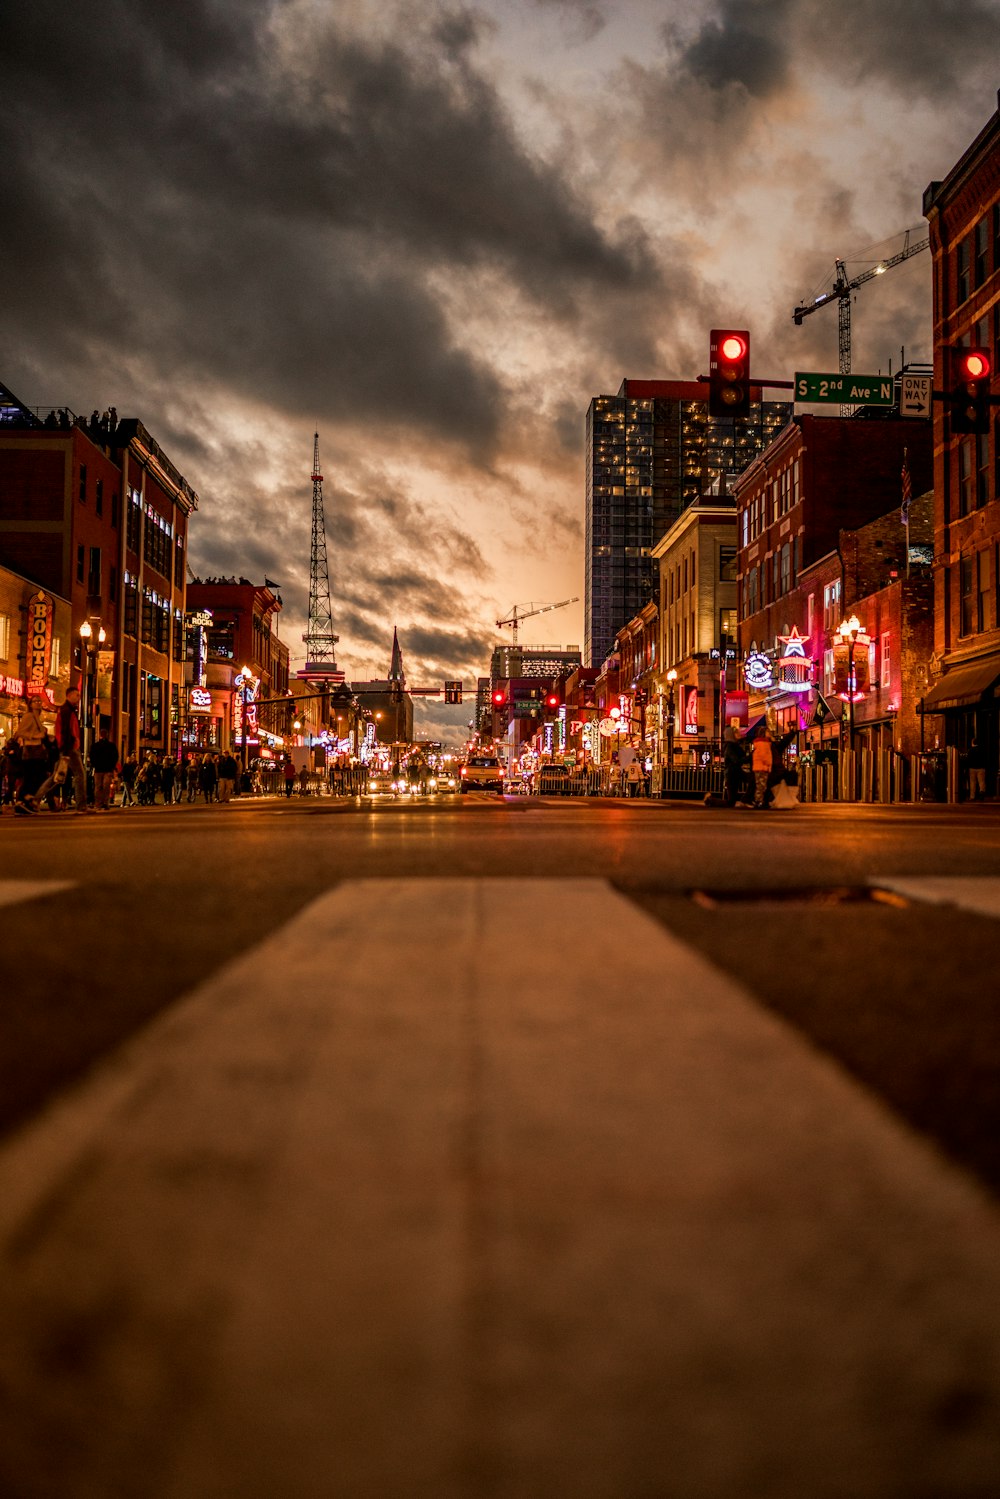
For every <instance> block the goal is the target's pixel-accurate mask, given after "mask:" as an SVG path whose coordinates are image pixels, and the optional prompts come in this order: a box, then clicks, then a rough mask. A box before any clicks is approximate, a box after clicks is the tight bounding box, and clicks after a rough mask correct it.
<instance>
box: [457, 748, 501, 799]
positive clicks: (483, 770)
mask: <svg viewBox="0 0 1000 1499" xmlns="http://www.w3.org/2000/svg"><path fill="white" fill-rule="evenodd" d="M503 778H504V769H503V766H502V765H501V764H500V761H499V760H498V759H496V757H495V756H493V755H470V756H469V758H468V760H467V761H466V762H465V764H464V765H463V766H462V772H461V779H460V781H459V789H460V791H461V792H462V793H463V794H464V793H465V792H467V791H499V792H500V794H501V795H503Z"/></svg>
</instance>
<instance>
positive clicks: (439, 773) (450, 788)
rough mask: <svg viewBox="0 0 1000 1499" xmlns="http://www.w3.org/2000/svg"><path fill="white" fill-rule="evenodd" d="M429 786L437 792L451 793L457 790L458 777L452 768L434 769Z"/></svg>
mask: <svg viewBox="0 0 1000 1499" xmlns="http://www.w3.org/2000/svg"><path fill="white" fill-rule="evenodd" d="M430 788H431V790H432V791H437V792H438V793H444V794H445V795H453V794H454V793H455V792H456V791H457V790H458V778H457V777H456V775H455V772H454V771H453V770H436V771H435V772H434V774H433V775H432V776H431V780H430Z"/></svg>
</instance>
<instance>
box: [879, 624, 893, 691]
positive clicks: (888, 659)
mask: <svg viewBox="0 0 1000 1499" xmlns="http://www.w3.org/2000/svg"><path fill="white" fill-rule="evenodd" d="M879 655H880V661H879V671H878V680H879V686H880V687H886V688H888V686H889V681H890V679H891V676H892V636H891V635H890V634H889V632H888V630H887V631H886V632H885V634H884V635H883V636H882V637H881V640H880V652H879Z"/></svg>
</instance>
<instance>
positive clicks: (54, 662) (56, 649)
mask: <svg viewBox="0 0 1000 1499" xmlns="http://www.w3.org/2000/svg"><path fill="white" fill-rule="evenodd" d="M61 665H62V651H61V650H60V640H59V636H58V635H53V637H52V657H51V659H50V661H49V676H50V677H57V676H58V675H59V668H60V666H61Z"/></svg>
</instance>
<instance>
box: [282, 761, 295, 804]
mask: <svg viewBox="0 0 1000 1499" xmlns="http://www.w3.org/2000/svg"><path fill="white" fill-rule="evenodd" d="M281 774H282V775H283V776H284V778H285V795H286V796H291V794H292V792H293V791H294V790H295V766H294V765H293V764H292V762H291V760H290V759H288V758H287V756H286V758H285V763H284V764H283V765H282V767H281Z"/></svg>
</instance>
